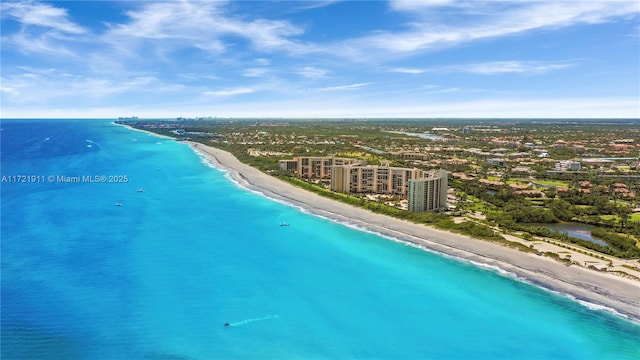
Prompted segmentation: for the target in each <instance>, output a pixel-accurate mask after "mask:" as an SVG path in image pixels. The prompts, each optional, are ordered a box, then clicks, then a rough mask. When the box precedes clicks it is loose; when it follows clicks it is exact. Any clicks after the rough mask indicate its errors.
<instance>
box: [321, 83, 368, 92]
mask: <svg viewBox="0 0 640 360" xmlns="http://www.w3.org/2000/svg"><path fill="white" fill-rule="evenodd" d="M368 85H371V83H370V82H367V83H357V84H350V85H339V86H329V87H325V88H322V90H326V91H335V90H352V89H359V88H361V87H365V86H368Z"/></svg>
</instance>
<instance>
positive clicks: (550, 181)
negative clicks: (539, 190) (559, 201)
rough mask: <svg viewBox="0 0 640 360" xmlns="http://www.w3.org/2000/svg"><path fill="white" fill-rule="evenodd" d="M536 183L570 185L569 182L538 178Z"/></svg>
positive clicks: (558, 185)
mask: <svg viewBox="0 0 640 360" xmlns="http://www.w3.org/2000/svg"><path fill="white" fill-rule="evenodd" d="M535 183H536V184H540V185H547V186H557V187H569V183H567V182H564V181H554V180H536V181H535Z"/></svg>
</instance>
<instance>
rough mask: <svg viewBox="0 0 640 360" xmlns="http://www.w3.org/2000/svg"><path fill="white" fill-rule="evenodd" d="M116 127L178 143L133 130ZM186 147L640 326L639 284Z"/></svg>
mask: <svg viewBox="0 0 640 360" xmlns="http://www.w3.org/2000/svg"><path fill="white" fill-rule="evenodd" d="M114 124H115V123H114ZM115 125H118V126H123V127H125V128H128V129H131V130H134V131H140V132H145V133H147V134H150V135H153V136H157V137H161V138H165V139H170V140H175V139H174V138H172V137H167V136H164V135H160V134H156V133H154V132H151V131H147V130H142V129H136V128H133V127H131V126H128V125H123V124H115ZM182 143H184V144H186V145H188V146H189V147H190V148H191V149H192V150H193V151H194V152H195V153H199V154H202V155H204V156H206V157H207V158H208V159H209V160H210V161H211V162H213V163H214V164H216V165H217V166H218V167H219V168H220V169H221V170H225V171H227V172H228V174H229V176H230V177H231V178H232V180H233V181H235V182H236V183H237V184H238V186H240V187H243V188H245V189H247V190H249V191H254V192H257V193H259V194H261V195H263V196H265V197H267V198H270V199H272V200H275V201H279V202H283V203H286V204H287V205H289V206H294V207H298V208H300V209H303V210H304V211H306V212H308V213H310V214H312V215H315V216H320V217H324V218H327V219H329V220H331V221H335V222H338V223H341V224H343V225H345V226H351V227H355V228H357V229H358V230H361V231H368V232H371V233H375V234H377V235H379V236H382V237H384V238H386V239H389V240H391V241H397V242H401V243H403V244H405V245H407V246H414V247H418V248H420V249H421V250H425V251H430V252H434V253H437V254H438V255H440V256H446V257H450V258H454V259H456V260H458V261H462V262H467V263H471V264H473V265H475V266H478V267H483V268H486V269H491V270H493V271H495V272H497V273H499V274H501V275H503V276H509V277H511V278H512V279H515V280H517V281H522V282H525V283H528V284H530V285H533V286H536V287H539V288H542V289H544V290H546V291H550V292H553V293H555V294H558V295H560V296H564V297H566V298H569V299H571V300H573V301H576V302H578V303H580V304H581V305H583V306H585V307H587V308H589V309H591V310H603V311H606V312H609V313H611V314H613V315H617V316H620V317H623V318H626V319H627V320H629V321H632V322H634V323H636V324H640V283H639V282H637V281H634V280H630V279H627V278H623V277H620V276H616V275H614V274H608V273H602V272H597V271H594V270H590V269H586V268H583V267H579V266H566V265H564V264H562V263H560V262H558V261H555V260H553V259H550V258H548V257H544V256H537V255H534V254H531V253H525V252H522V251H519V250H516V249H511V248H508V247H505V246H502V245H498V244H495V243H491V242H488V241H484V240H479V239H473V238H471V237H469V236H466V235H462V234H456V233H451V232H447V231H444V230H440V229H436V228H433V227H428V226H426V225H420V224H415V223H412V222H408V221H405V220H401V219H397V218H393V217H390V216H386V215H382V214H376V213H373V212H370V211H368V210H365V209H362V208H358V207H355V206H351V205H347V204H345V203H342V202H339V201H336V200H332V199H328V198H325V197H322V196H320V195H318V194H315V193H312V192H309V191H306V190H303V189H301V188H298V187H295V186H293V185H291V184H289V183H286V182H284V181H281V180H279V179H277V178H274V177H273V176H270V175H267V174H265V173H263V172H262V171H260V170H258V169H256V168H254V167H251V166H249V165H247V164H244V163H242V162H240V161H239V160H238V159H237V158H236V157H235V156H234V155H233V154H231V153H229V152H227V151H224V150H221V149H218V148H215V147H213V146H208V145H204V144H202V143H196V142H193V141H184V142H182Z"/></svg>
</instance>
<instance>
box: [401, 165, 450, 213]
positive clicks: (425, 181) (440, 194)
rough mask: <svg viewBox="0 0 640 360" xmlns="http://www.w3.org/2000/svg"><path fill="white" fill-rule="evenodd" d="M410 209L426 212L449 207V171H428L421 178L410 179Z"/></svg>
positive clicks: (408, 196)
mask: <svg viewBox="0 0 640 360" xmlns="http://www.w3.org/2000/svg"><path fill="white" fill-rule="evenodd" d="M407 198H408V200H409V208H408V209H409V211H412V212H425V211H439V210H446V209H447V172H446V171H444V170H442V169H437V170H431V171H426V172H425V173H424V176H423V177H422V178H419V179H411V180H409V190H408V195H407Z"/></svg>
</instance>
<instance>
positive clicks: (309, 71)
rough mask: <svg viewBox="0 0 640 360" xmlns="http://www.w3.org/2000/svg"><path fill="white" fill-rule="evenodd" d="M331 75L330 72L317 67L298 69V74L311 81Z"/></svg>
mask: <svg viewBox="0 0 640 360" xmlns="http://www.w3.org/2000/svg"><path fill="white" fill-rule="evenodd" d="M328 73H329V71H328V70H325V69H320V68H317V67H315V66H305V67H303V68H302V69H298V74H300V75H302V76H304V77H306V78H309V79H321V78H323V77H325V76H327V74H328Z"/></svg>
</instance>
